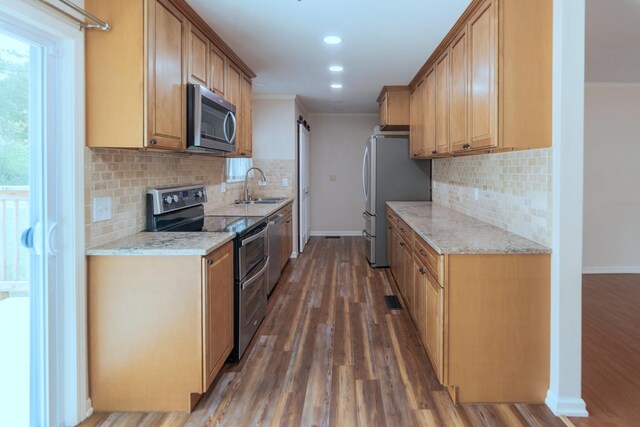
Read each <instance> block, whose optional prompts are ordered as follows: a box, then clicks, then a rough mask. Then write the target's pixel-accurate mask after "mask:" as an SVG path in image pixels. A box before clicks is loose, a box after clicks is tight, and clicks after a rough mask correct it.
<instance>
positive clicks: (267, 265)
mask: <svg viewBox="0 0 640 427" xmlns="http://www.w3.org/2000/svg"><path fill="white" fill-rule="evenodd" d="M268 267H269V257H266V258H265V261H264V267H262V268H261V269H260V271H258V272H257V273H256V274H254V275H253V277H252V278H251V279H249V280H247V281H246V282H244V283H243V284H242V290H243V291H244V290H245V289H246V288H247V287H248V286H249V285H251V284H252V283H253V282H255V281H256V280H258V279H259V278H260V276H262V273H264V272H265V270H266V269H267V268H268Z"/></svg>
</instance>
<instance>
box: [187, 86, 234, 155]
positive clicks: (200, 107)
mask: <svg viewBox="0 0 640 427" xmlns="http://www.w3.org/2000/svg"><path fill="white" fill-rule="evenodd" d="M236 128H237V121H236V107H235V105H233V104H231V103H230V102H229V101H227V100H226V99H224V98H222V97H221V96H219V95H216V94H215V93H213V92H212V91H210V90H209V89H207V88H205V87H202V86H200V85H197V84H188V85H187V149H188V150H189V151H217V152H225V153H228V152H232V151H235V149H236Z"/></svg>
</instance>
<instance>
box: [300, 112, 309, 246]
mask: <svg viewBox="0 0 640 427" xmlns="http://www.w3.org/2000/svg"><path fill="white" fill-rule="evenodd" d="M305 124H306V121H305V122H304V123H300V124H298V156H299V158H298V206H299V208H298V209H299V215H298V218H299V221H298V224H299V233H298V239H299V244H298V248H299V249H298V252H299V253H302V252H303V251H304V247H305V246H306V245H307V242H308V241H309V233H310V230H311V198H310V197H311V195H310V194H309V190H310V189H311V180H310V171H309V149H310V147H309V143H310V133H309V126H308V125H307V126H305Z"/></svg>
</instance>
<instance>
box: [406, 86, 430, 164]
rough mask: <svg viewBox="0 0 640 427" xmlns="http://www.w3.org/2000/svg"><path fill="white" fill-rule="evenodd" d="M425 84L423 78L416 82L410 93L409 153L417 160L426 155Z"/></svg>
mask: <svg viewBox="0 0 640 427" xmlns="http://www.w3.org/2000/svg"><path fill="white" fill-rule="evenodd" d="M426 86H427V84H426V82H425V78H423V79H422V80H420V81H419V82H418V85H417V86H416V88H415V89H414V91H413V92H411V97H410V102H409V105H410V109H409V115H410V119H409V121H410V123H411V127H410V129H409V147H410V148H409V150H410V152H411V157H413V158H416V159H419V158H424V157H426V155H427V151H426V146H425V138H424V131H425V119H426V114H425V107H426V94H427V92H426Z"/></svg>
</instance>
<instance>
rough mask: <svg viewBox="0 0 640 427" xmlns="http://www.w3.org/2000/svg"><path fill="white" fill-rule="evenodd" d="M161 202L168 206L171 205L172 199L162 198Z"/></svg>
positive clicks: (168, 197)
mask: <svg viewBox="0 0 640 427" xmlns="http://www.w3.org/2000/svg"><path fill="white" fill-rule="evenodd" d="M162 200H163V201H164V202H165V203H166V204H167V205H170V204H171V203H173V198H172V197H171V196H164V197H163V198H162Z"/></svg>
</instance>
